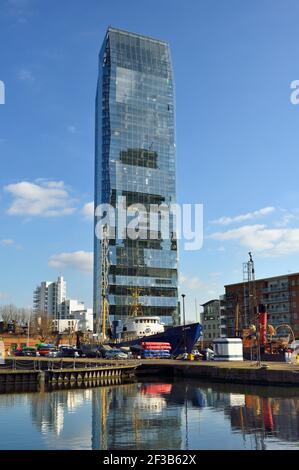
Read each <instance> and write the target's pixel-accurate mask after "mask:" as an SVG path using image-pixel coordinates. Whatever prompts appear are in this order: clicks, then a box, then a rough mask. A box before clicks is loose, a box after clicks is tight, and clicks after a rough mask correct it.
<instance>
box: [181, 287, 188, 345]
mask: <svg viewBox="0 0 299 470" xmlns="http://www.w3.org/2000/svg"><path fill="white" fill-rule="evenodd" d="M185 297H186V294H182V298H183V323H184V350H185V354H186V352H187V345H186V328H185V326H186V317H185Z"/></svg>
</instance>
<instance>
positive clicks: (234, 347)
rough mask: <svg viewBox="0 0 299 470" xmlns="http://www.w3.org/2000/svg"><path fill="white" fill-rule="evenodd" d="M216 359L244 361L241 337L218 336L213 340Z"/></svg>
mask: <svg viewBox="0 0 299 470" xmlns="http://www.w3.org/2000/svg"><path fill="white" fill-rule="evenodd" d="M213 349H214V361H243V343H242V340H241V338H217V339H214V340H213Z"/></svg>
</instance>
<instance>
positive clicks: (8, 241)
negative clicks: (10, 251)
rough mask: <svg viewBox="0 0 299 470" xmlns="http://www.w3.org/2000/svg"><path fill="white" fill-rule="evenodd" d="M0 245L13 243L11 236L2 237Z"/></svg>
mask: <svg viewBox="0 0 299 470" xmlns="http://www.w3.org/2000/svg"><path fill="white" fill-rule="evenodd" d="M0 243H1V245H4V246H10V245H13V244H14V241H13V240H12V239H11V238H3V239H2V240H0Z"/></svg>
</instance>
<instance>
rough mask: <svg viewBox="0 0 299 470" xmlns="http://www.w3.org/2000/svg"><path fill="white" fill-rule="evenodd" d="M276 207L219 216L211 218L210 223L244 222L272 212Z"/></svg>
mask: <svg viewBox="0 0 299 470" xmlns="http://www.w3.org/2000/svg"><path fill="white" fill-rule="evenodd" d="M275 210H276V209H275V207H272V206H269V207H263V208H262V209H258V210H256V211H253V212H247V214H241V215H236V216H234V217H226V216H223V217H220V218H219V219H216V220H212V221H211V223H212V224H219V225H229V224H233V223H237V222H244V221H246V220H251V219H255V218H257V217H262V216H265V215H268V214H271V213H272V212H274V211H275Z"/></svg>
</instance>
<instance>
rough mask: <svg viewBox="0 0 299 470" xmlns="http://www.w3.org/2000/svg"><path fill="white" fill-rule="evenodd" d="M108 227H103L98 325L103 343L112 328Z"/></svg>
mask: <svg viewBox="0 0 299 470" xmlns="http://www.w3.org/2000/svg"><path fill="white" fill-rule="evenodd" d="M107 231H108V228H107V225H104V226H103V227H102V239H101V286H100V289H101V304H100V318H99V323H98V335H99V339H100V340H101V341H105V340H106V339H107V331H108V328H110V319H109V301H108V276H109V266H110V263H109V240H108V233H107Z"/></svg>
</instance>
